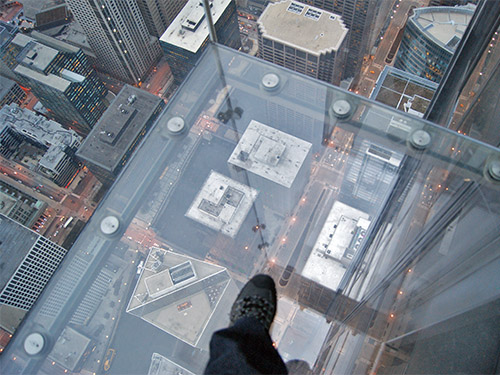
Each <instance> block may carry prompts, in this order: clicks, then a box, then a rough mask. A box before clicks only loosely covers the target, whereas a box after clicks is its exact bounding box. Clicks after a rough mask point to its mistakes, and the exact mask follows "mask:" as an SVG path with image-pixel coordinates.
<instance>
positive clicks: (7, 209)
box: [0, 181, 47, 229]
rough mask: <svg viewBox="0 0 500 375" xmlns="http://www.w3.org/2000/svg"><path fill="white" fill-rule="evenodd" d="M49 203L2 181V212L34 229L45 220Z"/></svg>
mask: <svg viewBox="0 0 500 375" xmlns="http://www.w3.org/2000/svg"><path fill="white" fill-rule="evenodd" d="M46 208H47V203H45V202H43V201H40V200H38V199H36V198H35V197H33V196H31V195H28V194H26V193H24V192H22V191H21V190H19V189H16V188H15V187H14V186H12V185H10V184H7V183H5V182H3V181H0V214H2V215H5V216H7V217H9V218H11V219H12V220H15V221H17V222H18V223H20V224H22V225H24V226H26V227H28V228H32V229H38V228H37V227H39V226H40V225H41V224H42V223H41V222H43V213H44V211H45V209H46Z"/></svg>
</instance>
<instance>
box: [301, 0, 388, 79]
mask: <svg viewBox="0 0 500 375" xmlns="http://www.w3.org/2000/svg"><path fill="white" fill-rule="evenodd" d="M299 1H300V2H302V3H305V4H308V5H313V6H315V7H318V8H321V9H324V10H326V11H329V12H333V13H335V14H338V15H339V16H341V17H342V20H343V21H344V24H345V25H346V27H347V28H348V29H349V33H348V34H347V36H346V42H345V43H346V47H347V50H348V52H347V57H346V61H345V66H344V69H343V72H342V79H345V78H349V77H354V76H355V75H356V74H357V73H358V72H359V70H360V69H361V63H362V61H363V56H364V55H365V54H366V53H367V52H368V48H369V47H370V46H368V40H369V34H370V33H372V32H373V28H372V25H373V21H374V17H375V15H376V8H377V6H379V5H380V4H379V2H378V1H373V0H299Z"/></svg>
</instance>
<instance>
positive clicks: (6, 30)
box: [0, 21, 19, 80]
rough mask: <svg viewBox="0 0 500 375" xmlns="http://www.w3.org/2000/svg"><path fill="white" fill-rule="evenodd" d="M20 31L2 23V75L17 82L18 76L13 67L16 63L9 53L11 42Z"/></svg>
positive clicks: (0, 37) (0, 26)
mask: <svg viewBox="0 0 500 375" xmlns="http://www.w3.org/2000/svg"><path fill="white" fill-rule="evenodd" d="M18 31H19V29H18V28H17V26H14V25H11V24H10V23H7V22H4V21H0V75H3V76H4V77H8V78H10V79H13V80H15V79H16V75H15V74H14V73H13V72H12V70H11V67H12V65H13V64H14V61H13V59H12V57H11V54H10V53H8V50H9V48H10V42H11V41H12V39H13V38H14V37H15V36H16V34H17V32H18Z"/></svg>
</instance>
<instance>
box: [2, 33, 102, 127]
mask: <svg viewBox="0 0 500 375" xmlns="http://www.w3.org/2000/svg"><path fill="white" fill-rule="evenodd" d="M0 57H1V58H2V60H3V63H2V67H3V68H6V69H7V68H8V69H10V71H11V72H12V73H13V75H14V77H15V79H16V81H18V82H19V83H21V84H22V85H23V86H25V87H27V88H29V89H31V91H32V92H33V94H34V95H35V96H36V97H37V98H38V99H39V100H40V102H41V103H42V104H43V106H44V107H45V108H46V109H47V110H48V111H49V113H50V116H52V117H53V118H54V119H55V120H56V121H57V122H59V123H61V124H64V125H66V126H72V127H74V128H75V129H77V130H78V131H79V132H81V133H88V132H89V131H90V129H91V128H92V126H93V125H94V124H95V123H96V122H97V120H99V117H100V116H101V115H102V113H103V112H104V111H105V110H106V107H107V100H106V95H107V93H108V91H107V89H106V87H105V86H104V84H103V83H102V82H101V81H100V79H99V77H98V76H97V73H96V72H95V70H94V69H93V68H92V67H91V66H90V64H89V63H88V60H87V57H86V56H85V54H84V53H83V51H82V50H81V49H80V48H77V47H74V46H72V45H70V44H67V43H64V42H61V41H59V40H57V39H54V38H51V37H48V36H46V35H44V34H41V33H38V32H33V33H31V36H27V35H25V34H21V33H18V34H16V35H15V36H14V37H13V38H12V39H11V41H10V42H9V43H6V45H4V46H3V47H2V48H1V49H0ZM2 72H3V69H2Z"/></svg>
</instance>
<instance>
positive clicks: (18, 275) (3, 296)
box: [0, 215, 67, 352]
mask: <svg viewBox="0 0 500 375" xmlns="http://www.w3.org/2000/svg"><path fill="white" fill-rule="evenodd" d="M0 224H1V225H0V255H1V259H2V274H1V277H0V335H1V336H2V338H4V337H6V336H7V337H8V336H9V335H10V337H12V335H13V334H14V332H15V331H16V329H17V327H18V326H19V324H21V322H22V320H23V319H24V316H25V315H26V313H27V312H28V311H29V310H30V309H31V307H32V306H33V304H34V303H35V301H36V300H37V299H38V296H39V295H40V294H41V293H42V291H43V289H44V288H45V285H46V284H47V282H48V281H49V279H50V278H51V276H52V274H53V273H54V271H55V270H56V269H57V267H58V266H59V263H60V262H61V261H62V259H63V258H64V256H65V255H66V252H67V250H66V249H64V248H62V247H61V246H58V245H56V244H55V243H53V242H52V241H49V240H48V239H46V238H45V237H42V236H40V235H39V234H37V233H35V232H33V231H31V230H29V229H28V228H26V227H24V226H22V225H21V224H19V223H16V222H15V221H13V220H12V219H9V218H7V217H6V216H4V215H0ZM2 244H3V246H1V245H2ZM4 342H5V341H4V340H2V344H3V343H4ZM1 351H3V345H2V346H1V347H0V352H1Z"/></svg>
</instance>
